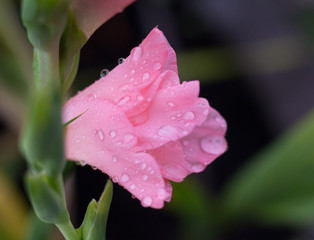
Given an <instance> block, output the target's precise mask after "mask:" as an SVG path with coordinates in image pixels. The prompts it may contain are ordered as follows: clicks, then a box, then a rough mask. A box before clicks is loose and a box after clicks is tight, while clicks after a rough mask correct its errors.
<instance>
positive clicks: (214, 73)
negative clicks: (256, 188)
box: [0, 0, 314, 240]
mask: <svg viewBox="0 0 314 240" xmlns="http://www.w3.org/2000/svg"><path fill="white" fill-rule="evenodd" d="M155 26H158V27H159V29H160V30H162V31H163V32H164V34H165V35H166V37H167V39H168V41H169V43H170V44H171V46H172V47H173V48H174V49H175V51H176V53H177V60H178V68H179V76H180V79H181V81H188V80H200V82H201V93H200V95H201V97H205V98H207V99H208V100H209V103H210V104H211V106H212V107H214V108H215V109H217V110H218V111H219V112H220V113H221V114H222V115H223V116H224V117H225V119H226V121H227V123H228V131H227V135H226V138H227V141H228V145H229V149H228V151H227V153H225V154H224V155H223V156H221V157H219V158H218V159H217V160H215V161H214V162H213V163H212V164H211V165H209V166H208V167H207V168H206V170H205V171H204V172H202V173H199V174H193V175H192V176H189V177H188V178H187V179H186V180H185V181H184V182H183V183H181V184H175V185H174V190H173V201H172V202H170V203H168V204H166V206H165V208H164V209H162V210H154V209H150V208H143V207H142V206H141V205H140V202H139V201H138V200H137V199H133V198H132V197H131V195H130V193H129V192H127V191H126V190H124V189H123V188H122V187H120V186H118V185H117V184H115V186H114V197H113V202H112V207H111V210H110V215H109V220H108V226H107V239H108V240H113V239H115V240H119V239H125V238H128V239H136V240H141V239H151V240H155V239H156V240H157V239H165V240H167V239H183V240H184V239H191V238H194V239H195V240H205V239H217V240H218V239H219V240H220V239H221V240H229V239H230V240H231V239H233V240H234V239H241V240H245V239H257V240H258V239H277V240H279V239H305V240H306V239H314V228H313V226H314V218H311V219H312V221H308V224H300V225H297V224H268V223H267V221H264V220H263V221H259V219H258V218H246V217H243V218H241V219H240V218H239V219H238V220H234V219H233V220H232V221H231V220H230V222H229V220H226V219H224V218H221V213H222V212H224V210H223V209H220V207H221V206H223V205H221V200H220V196H221V194H222V192H223V191H224V186H225V185H226V184H228V182H229V181H230V179H232V176H234V175H235V174H236V173H237V172H238V170H240V169H242V167H243V166H245V165H246V164H247V163H248V162H249V161H250V160H251V159H252V158H254V156H255V155H256V154H258V153H259V152H260V151H261V150H262V149H264V148H265V147H267V146H269V145H270V144H271V143H272V142H273V141H274V140H275V139H277V138H278V137H279V136H281V135H282V134H284V133H285V132H286V131H287V130H288V129H290V128H291V127H292V126H293V125H294V124H295V123H296V122H298V121H299V120H300V119H301V118H302V117H303V116H304V115H305V114H306V113H307V112H308V111H310V110H311V109H312V108H313V107H314V68H313V63H314V62H313V46H314V1H310V0H263V1H260V0H194V1H188V0H146V1H143V0H139V1H137V2H135V3H134V4H133V5H131V6H130V7H128V8H127V9H126V10H125V11H124V12H123V13H121V14H118V15H116V16H115V17H114V18H112V19H111V20H109V21H108V22H107V23H105V24H104V25H103V26H102V27H101V28H99V29H98V30H97V31H96V32H95V34H94V35H93V36H92V37H91V38H90V40H89V41H88V43H87V44H86V45H85V46H84V48H83V49H82V51H81V60H80V69H79V72H78V76H77V79H76V81H75V83H74V86H73V88H72V93H73V94H74V93H75V92H76V91H77V90H79V89H82V88H84V87H85V86H88V85H89V84H91V83H92V82H94V81H95V80H97V79H98V78H99V73H100V71H101V70H102V69H104V68H106V69H109V70H110V69H112V68H114V67H115V66H116V65H117V64H118V62H117V61H118V59H119V58H120V57H127V56H128V55H129V52H130V50H131V49H132V48H133V47H135V46H137V45H138V44H139V43H140V42H141V41H142V39H144V38H145V37H146V35H147V34H148V33H149V32H150V30H151V29H153V28H154V27H155ZM3 96H4V95H3ZM3 96H2V97H3ZM0 100H1V98H0ZM0 105H1V104H0ZM3 109H5V108H3V107H2V110H3ZM2 113H3V114H2ZM1 114H2V115H1V116H0V120H1V121H0V129H1V130H0V134H1V135H0V136H1V139H0V140H1V148H2V147H3V146H6V145H7V146H11V147H12V148H13V149H17V147H16V142H17V137H18V132H19V127H18V126H19V125H18V124H13V126H12V122H11V121H12V119H15V117H14V116H15V115H14V114H13V115H12V116H13V117H11V118H9V119H8V118H7V117H4V116H7V115H6V111H4V110H3V111H2V112H1ZM10 116H11V115H10ZM10 141H11V142H10ZM1 152H2V153H4V151H3V150H2V149H1ZM6 152H10V151H8V150H7V151H6ZM3 158H6V159H11V158H17V159H21V157H20V156H19V155H18V156H16V155H14V154H13V156H11V155H10V157H9V158H8V157H7V155H6V156H5V157H3ZM311 158H312V159H313V158H314V157H313V156H311ZM18 161H19V160H18ZM16 162H17V161H16V160H15V161H12V162H10V161H6V162H4V165H5V166H6V168H7V169H10V171H11V172H10V174H11V176H14V177H12V178H16V179H19V181H18V182H19V185H18V186H19V187H20V188H21V189H23V187H22V176H23V172H24V171H25V164H20V165H19V167H17V166H16V164H15V163H16ZM21 166H22V167H21ZM282 167H284V166H282ZM106 179H107V176H106V175H105V174H102V173H101V172H100V171H94V170H92V169H91V168H89V167H88V166H85V167H76V168H75V171H74V172H73V173H72V174H71V175H70V181H69V182H68V185H67V187H68V189H71V190H72V191H70V190H68V191H69V192H71V193H72V194H74V195H72V197H70V199H69V204H70V208H71V212H72V213H71V214H72V219H73V222H74V224H75V226H79V225H80V223H81V222H82V220H83V217H84V214H85V210H86V207H87V205H88V203H89V202H90V201H91V199H92V198H95V199H98V198H99V196H100V194H101V192H102V190H103V187H104V185H105V183H106ZM313 179H314V176H313ZM22 191H23V190H22ZM313 191H314V189H313ZM184 194H185V195H184ZM193 194H195V196H196V195H197V196H196V197H195V199H194V200H193V198H192V200H191V201H185V198H186V199H188V200H189V199H190V197H188V195H193ZM198 195H199V196H200V197H198ZM23 196H24V195H23ZM202 204H203V205H202ZM198 205H199V206H198ZM313 206H314V202H313ZM198 207H199V208H200V210H199V212H198V211H196V210H195V209H198ZM202 207H205V208H207V207H208V208H209V209H210V210H209V214H207V213H206V214H207V215H206V214H203V213H202V212H203V210H202ZM189 208H190V210H189ZM215 209H220V210H219V211H218V210H217V211H215ZM184 210H186V213H184V212H183V211H184ZM204 212H205V210H204ZM0 216H1V215H0ZM225 221H226V222H225Z"/></svg>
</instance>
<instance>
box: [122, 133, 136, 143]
mask: <svg viewBox="0 0 314 240" xmlns="http://www.w3.org/2000/svg"><path fill="white" fill-rule="evenodd" d="M133 139H134V135H133V134H131V133H129V134H126V135H125V136H124V142H126V143H129V142H131V141H132V140H133Z"/></svg>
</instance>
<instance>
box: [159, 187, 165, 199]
mask: <svg viewBox="0 0 314 240" xmlns="http://www.w3.org/2000/svg"><path fill="white" fill-rule="evenodd" d="M157 195H158V198H160V199H165V198H166V197H167V195H168V194H167V193H166V191H165V189H162V188H161V189H158V191H157Z"/></svg>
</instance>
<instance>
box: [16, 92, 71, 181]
mask: <svg viewBox="0 0 314 240" xmlns="http://www.w3.org/2000/svg"><path fill="white" fill-rule="evenodd" d="M59 95H60V94H58V93H57V91H56V90H54V89H53V88H51V89H47V88H43V89H42V90H41V91H38V92H37V93H36V94H35V96H34V98H32V99H31V104H30V108H29V111H28V119H27V121H26V126H25V130H24V133H23V136H22V141H21V148H22V151H23V153H24V155H25V157H26V160H27V161H28V164H29V168H30V169H31V170H32V171H34V172H45V173H46V174H47V175H49V176H50V177H53V176H58V175H60V174H61V173H62V171H63V169H64V167H65V159H64V150H63V125H62V122H61V99H60V96H59Z"/></svg>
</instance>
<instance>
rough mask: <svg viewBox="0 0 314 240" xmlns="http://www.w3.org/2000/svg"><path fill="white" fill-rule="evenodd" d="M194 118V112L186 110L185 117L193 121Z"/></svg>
mask: <svg viewBox="0 0 314 240" xmlns="http://www.w3.org/2000/svg"><path fill="white" fill-rule="evenodd" d="M194 118H195V115H194V113H192V112H186V113H184V115H183V119H184V120H186V121H192V120H193V119H194Z"/></svg>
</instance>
